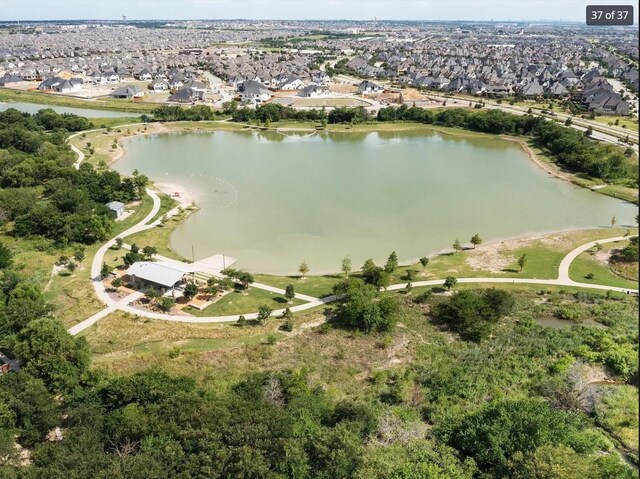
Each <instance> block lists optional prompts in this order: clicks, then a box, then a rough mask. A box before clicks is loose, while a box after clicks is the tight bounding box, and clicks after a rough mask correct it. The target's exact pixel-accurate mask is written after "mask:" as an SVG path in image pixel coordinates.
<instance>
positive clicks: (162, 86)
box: [149, 80, 171, 92]
mask: <svg viewBox="0 0 640 479" xmlns="http://www.w3.org/2000/svg"><path fill="white" fill-rule="evenodd" d="M149 87H150V88H151V89H152V90H153V91H155V92H158V91H168V90H170V89H171V87H170V86H169V82H168V81H167V80H154V81H152V82H151V83H150V84H149Z"/></svg>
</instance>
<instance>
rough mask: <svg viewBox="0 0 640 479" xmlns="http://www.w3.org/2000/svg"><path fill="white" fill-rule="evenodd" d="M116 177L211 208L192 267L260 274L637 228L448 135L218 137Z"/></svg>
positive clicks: (518, 162)
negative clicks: (231, 262)
mask: <svg viewBox="0 0 640 479" xmlns="http://www.w3.org/2000/svg"><path fill="white" fill-rule="evenodd" d="M126 149H127V155H126V158H125V159H124V160H122V161H120V162H118V163H116V164H115V165H114V166H115V169H116V170H118V171H120V172H122V173H124V174H130V173H131V172H132V171H133V170H134V169H138V170H139V171H141V172H143V173H144V174H146V175H147V176H149V177H150V179H151V180H152V181H156V182H165V183H175V184H177V185H180V186H181V191H189V192H191V193H193V194H195V195H196V196H197V197H198V204H199V206H200V207H201V210H200V211H199V212H197V213H195V214H193V215H192V216H191V217H190V218H188V219H187V220H186V221H185V222H184V223H183V224H182V225H181V226H179V227H178V228H177V230H176V231H175V232H174V234H173V235H172V237H171V246H172V248H173V249H174V250H175V251H176V252H177V253H179V254H181V255H183V256H184V257H186V258H191V256H192V247H193V250H194V253H195V259H196V260H197V259H200V258H204V257H207V256H210V255H213V254H217V253H224V254H225V255H229V256H233V257H236V258H238V259H239V261H238V263H237V264H236V266H237V267H239V268H245V269H247V270H249V271H253V272H263V273H273V274H290V273H294V272H295V271H296V270H297V268H298V265H299V264H300V263H301V262H302V261H303V260H306V262H307V263H308V265H309V267H310V274H324V273H331V272H336V271H339V269H340V263H341V260H342V258H343V257H344V256H345V255H347V254H349V255H350V256H351V258H352V260H353V266H354V269H357V268H359V267H360V266H361V265H362V264H363V263H364V261H365V259H367V258H373V259H374V260H376V262H378V263H384V261H386V258H387V256H388V255H389V253H390V252H391V251H392V250H395V251H396V252H397V254H398V256H399V258H400V260H401V262H409V261H416V260H417V259H418V258H420V257H421V256H424V255H428V254H433V253H436V252H439V251H442V250H443V249H446V248H451V244H452V243H453V241H454V240H455V239H456V238H459V239H460V241H461V242H462V243H463V244H465V243H466V242H468V240H469V238H471V236H472V235H473V234H475V233H479V234H480V236H481V237H482V239H483V240H484V241H485V242H487V241H491V240H498V239H505V238H512V237H518V236H523V235H528V234H533V233H545V232H552V231H559V230H568V229H575V228H586V227H598V226H608V225H609V221H610V219H611V217H612V216H613V215H615V216H616V217H617V219H618V224H619V225H631V224H635V219H634V217H635V215H636V213H637V208H636V207H635V206H634V205H632V204H629V203H625V202H623V201H620V200H616V199H613V198H609V197H606V196H603V195H600V194H597V193H594V192H592V191H589V190H585V189H582V188H578V187H575V186H573V185H571V184H569V183H567V182H564V181H560V180H558V179H555V178H552V177H550V176H549V175H548V174H547V173H546V172H544V171H542V170H541V169H540V168H539V167H537V166H536V165H534V164H533V163H532V162H531V161H530V160H529V159H528V158H527V156H526V153H525V152H524V151H523V150H522V149H521V148H520V147H519V146H518V145H517V144H515V143H513V142H509V141H505V140H500V139H476V138H467V137H462V136H448V135H442V134H440V133H436V132H428V131H420V132H402V133H396V132H378V133H369V134H364V133H363V134H361V133H331V134H328V133H317V134H312V135H301V134H300V135H296V134H291V133H288V134H287V135H286V136H285V135H284V134H281V133H276V132H248V131H244V132H223V131H216V132H207V133H173V134H158V135H152V136H139V137H135V138H132V139H130V140H128V141H127V143H126Z"/></svg>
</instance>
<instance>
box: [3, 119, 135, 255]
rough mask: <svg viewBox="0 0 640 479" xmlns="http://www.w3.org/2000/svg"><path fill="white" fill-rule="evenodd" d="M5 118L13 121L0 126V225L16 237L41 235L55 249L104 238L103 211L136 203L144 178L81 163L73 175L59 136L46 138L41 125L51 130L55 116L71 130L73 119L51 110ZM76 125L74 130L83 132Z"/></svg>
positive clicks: (105, 217)
mask: <svg viewBox="0 0 640 479" xmlns="http://www.w3.org/2000/svg"><path fill="white" fill-rule="evenodd" d="M43 112H44V113H43ZM7 113H8V115H5V118H7V119H13V120H15V121H14V123H12V124H9V125H7V124H4V123H2V122H1V121H0V223H7V222H13V225H14V228H13V232H14V233H15V234H16V235H18V236H31V235H41V236H44V237H45V238H48V239H51V240H54V241H56V242H60V243H68V242H78V243H86V244H90V243H93V242H95V241H98V240H102V239H105V238H107V236H108V233H109V229H110V225H111V218H110V212H109V211H108V210H107V208H106V207H105V206H104V205H105V204H106V203H108V202H110V201H116V200H117V201H121V202H124V203H126V202H129V201H132V200H135V199H139V198H140V197H141V195H142V194H143V192H144V187H145V185H146V183H147V178H146V177H145V176H142V175H135V176H134V177H133V178H122V177H121V176H120V174H119V173H117V172H115V171H108V170H104V171H96V170H94V169H93V167H92V166H91V165H89V164H86V163H85V164H83V165H81V167H80V169H75V168H74V166H73V164H74V162H75V160H76V156H75V154H74V153H73V152H72V151H71V149H70V148H69V146H68V145H67V144H66V143H65V136H66V134H65V132H64V131H58V132H46V131H43V125H44V124H56V120H55V118H54V117H55V116H57V117H59V118H63V120H61V121H62V122H63V123H64V122H67V123H69V124H75V123H74V122H76V119H77V118H78V117H74V116H73V115H57V114H56V113H55V112H52V111H51V110H49V111H47V110H41V111H40V112H39V113H37V114H35V115H29V114H26V113H20V112H16V110H11V109H10V110H7V111H6V112H4V113H0V115H4V114H7ZM80 120H84V119H80ZM80 120H78V121H77V123H78V125H77V126H84V127H88V123H86V124H84V123H82V121H80ZM85 121H86V120H85Z"/></svg>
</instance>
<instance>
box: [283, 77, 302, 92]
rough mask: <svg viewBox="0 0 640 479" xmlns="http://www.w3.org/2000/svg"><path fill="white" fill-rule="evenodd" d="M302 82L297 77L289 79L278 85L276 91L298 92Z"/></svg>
mask: <svg viewBox="0 0 640 479" xmlns="http://www.w3.org/2000/svg"><path fill="white" fill-rule="evenodd" d="M303 87H304V82H303V81H302V80H301V79H300V78H298V77H289V78H287V79H286V80H284V81H283V82H282V83H280V84H279V85H278V90H300V89H301V88H303Z"/></svg>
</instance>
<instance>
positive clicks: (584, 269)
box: [569, 241, 638, 289]
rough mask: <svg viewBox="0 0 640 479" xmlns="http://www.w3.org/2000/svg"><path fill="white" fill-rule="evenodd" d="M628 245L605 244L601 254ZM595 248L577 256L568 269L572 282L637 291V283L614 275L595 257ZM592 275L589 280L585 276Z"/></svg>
mask: <svg viewBox="0 0 640 479" xmlns="http://www.w3.org/2000/svg"><path fill="white" fill-rule="evenodd" d="M626 244H628V242H627V241H620V242H615V243H605V244H603V245H602V246H603V248H602V251H601V253H608V252H610V251H611V250H612V249H619V248H622V247H624V246H625V245H626ZM595 251H596V250H595V248H593V249H592V250H591V252H589V251H587V252H584V253H582V254H581V255H579V256H578V257H577V258H576V259H575V260H574V261H573V263H571V267H570V268H569V277H570V278H571V279H572V280H574V281H579V282H581V283H590V284H605V285H607V286H615V287H619V288H631V289H638V283H637V282H636V281H630V280H628V279H624V278H621V277H620V276H618V275H617V274H615V273H614V272H613V271H612V270H611V268H610V267H609V265H608V264H605V263H603V262H602V261H600V260H598V259H597V258H596V257H595ZM592 253H594V254H592ZM589 274H592V275H593V278H592V279H589V278H587V277H586V276H587V275H589Z"/></svg>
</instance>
